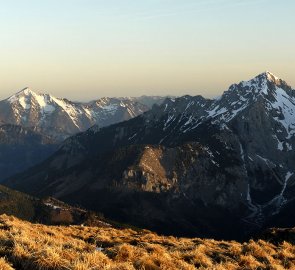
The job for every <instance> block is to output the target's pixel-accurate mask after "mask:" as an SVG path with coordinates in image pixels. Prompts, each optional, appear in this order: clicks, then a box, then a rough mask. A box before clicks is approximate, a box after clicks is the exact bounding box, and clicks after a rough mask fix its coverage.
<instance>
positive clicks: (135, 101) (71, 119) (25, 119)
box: [0, 88, 164, 140]
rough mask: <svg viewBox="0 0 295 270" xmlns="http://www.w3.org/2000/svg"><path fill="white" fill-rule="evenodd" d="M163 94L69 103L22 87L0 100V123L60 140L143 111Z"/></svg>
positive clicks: (161, 98)
mask: <svg viewBox="0 0 295 270" xmlns="http://www.w3.org/2000/svg"><path fill="white" fill-rule="evenodd" d="M163 99H164V98H163V97H139V98H108V97H106V98H100V99H98V100H94V101H91V102H87V103H84V102H72V101H69V100H67V99H62V98H56V97H54V96H52V95H49V94H40V93H37V92H34V91H33V90H31V89H30V88H24V89H23V90H21V91H19V92H18V93H16V94H15V95H13V96H11V97H9V98H8V99H5V100H2V101H0V122H3V123H6V124H14V125H20V126H24V127H38V128H39V129H42V131H43V132H44V133H45V134H47V135H50V136H52V137H55V138H57V139H59V140H62V139H64V138H66V137H69V136H71V135H74V134H76V133H78V132H81V131H85V130H87V129H88V128H90V127H91V126H93V125H98V126H99V127H103V126H108V125H111V124H115V123H118V122H122V121H125V120H129V119H131V118H133V117H135V116H138V115H139V114H141V113H143V112H145V111H147V110H148V109H150V108H151V107H152V105H153V104H155V103H158V104H159V103H160V102H162V101H163ZM139 101H142V102H143V103H140V102H139Z"/></svg>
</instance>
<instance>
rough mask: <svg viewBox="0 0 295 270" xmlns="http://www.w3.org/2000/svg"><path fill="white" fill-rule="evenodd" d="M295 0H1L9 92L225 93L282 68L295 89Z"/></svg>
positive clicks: (0, 50)
mask: <svg viewBox="0 0 295 270" xmlns="http://www.w3.org/2000/svg"><path fill="white" fill-rule="evenodd" d="M294 14H295V1H292V0H280V1H278V0H276V1H275V0H194V1H193V0H42V1H41V0H26V1H24V0H9V1H6V0H5V1H4V0H0V56H1V58H0V59H1V61H0V72H1V77H0V78H1V79H0V82H1V84H0V90H1V93H0V98H5V97H7V96H9V95H10V94H12V93H14V92H16V91H17V90H18V89H20V88H23V87H25V86H30V87H31V88H32V89H35V90H39V91H43V92H49V93H52V94H54V95H56V96H61V97H63V96H64V97H68V98H70V99H76V100H78V99H80V100H90V99H93V98H96V97H101V96H127V95H132V96H137V95H142V94H155V95H165V94H172V95H182V94H192V95H197V94H202V95H205V96H214V95H219V94H220V93H221V92H222V91H223V90H225V89H227V88H228V86H229V84H231V83H233V82H237V81H240V80H245V79H249V78H251V77H253V76H255V75H256V74H258V73H261V72H263V71H265V70H269V71H272V72H273V73H275V74H276V75H277V76H279V77H282V78H283V79H285V80H286V81H287V82H289V83H290V84H291V85H292V86H294V87H295V72H294V71H295V51H294V50H295V31H294V29H295V16H294Z"/></svg>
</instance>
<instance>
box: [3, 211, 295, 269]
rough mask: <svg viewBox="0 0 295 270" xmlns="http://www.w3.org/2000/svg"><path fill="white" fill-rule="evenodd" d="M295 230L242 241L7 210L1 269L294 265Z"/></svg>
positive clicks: (207, 267) (270, 266)
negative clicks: (51, 219) (58, 222)
mask: <svg viewBox="0 0 295 270" xmlns="http://www.w3.org/2000/svg"><path fill="white" fill-rule="evenodd" d="M294 234H295V230H294V229H290V230H284V231H283V230H281V231H280V230H274V231H273V232H270V233H269V235H268V236H265V237H267V238H268V240H257V241H253V240H250V241H249V242H245V243H238V242H234V241H231V242H226V241H215V240H208V239H204V240H202V239H198V238H194V239H186V238H175V237H164V236H159V235H156V234H154V233H152V232H150V231H146V230H143V231H134V230H131V229H114V228H103V227H85V226H46V225H40V224H32V223H29V222H27V221H21V220H19V219H17V218H15V217H12V216H7V215H2V216H0V257H1V259H0V269H3V270H5V269H37V270H46V269H48V270H49V269H50V270H51V269H52V270H53V269H54V270H58V269H63V270H66V269H75V270H86V269H87V270H90V269H97V270H103V269H117V270H124V269H126V270H131V269H141V270H157V269H183V270H190V269H229V270H230V269H294V267H295V246H294V245H293V241H292V240H293V236H294ZM280 235H284V236H285V237H286V239H288V241H289V242H287V241H283V240H281V239H280Z"/></svg>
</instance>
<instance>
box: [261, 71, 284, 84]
mask: <svg viewBox="0 0 295 270" xmlns="http://www.w3.org/2000/svg"><path fill="white" fill-rule="evenodd" d="M256 78H263V79H264V80H267V81H269V82H273V83H279V84H280V83H281V82H282V80H281V79H280V78H279V77H277V76H275V75H274V74H273V73H271V72H270V71H265V72H263V73H261V74H259V75H258V76H257V77H256Z"/></svg>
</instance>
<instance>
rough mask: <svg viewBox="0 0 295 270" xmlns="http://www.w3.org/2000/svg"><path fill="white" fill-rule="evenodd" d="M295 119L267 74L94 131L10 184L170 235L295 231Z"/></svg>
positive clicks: (293, 98) (293, 96)
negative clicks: (215, 94) (271, 228)
mask: <svg viewBox="0 0 295 270" xmlns="http://www.w3.org/2000/svg"><path fill="white" fill-rule="evenodd" d="M294 114H295V91H294V90H293V89H292V88H291V87H290V86H289V85H288V84H287V83H286V82H284V81H283V80H281V79H279V78H277V77H276V76H275V75H273V74H272V73H270V72H264V73H262V74H260V75H258V76H257V77H255V78H253V79H251V80H249V81H243V82H240V83H238V84H233V85H232V86H230V87H229V89H228V90H227V91H225V92H224V93H223V95H222V96H221V97H219V98H217V99H206V98H203V97H201V96H195V97H192V96H183V97H180V98H167V99H166V100H165V101H164V102H163V103H162V104H160V105H154V106H153V108H152V109H151V110H149V111H147V112H145V113H143V114H142V115H139V116H138V117H135V118H133V119H130V120H128V121H125V122H122V123H118V124H114V125H112V126H109V127H103V128H100V127H97V126H96V127H94V128H90V129H89V130H87V131H86V132H83V133H80V134H78V135H76V136H73V137H70V138H69V139H67V140H66V141H65V142H64V143H63V144H62V146H61V147H60V149H59V150H58V151H57V152H56V153H55V154H54V155H52V156H51V157H50V158H49V159H47V160H46V161H45V162H43V163H42V164H40V165H38V166H36V167H34V168H32V169H30V170H28V171H27V172H25V173H24V174H22V175H21V176H16V177H12V178H9V179H8V180H6V182H5V183H6V185H8V186H10V187H13V188H16V189H19V190H22V191H25V192H28V193H31V194H34V195H39V196H43V195H50V196H54V197H57V198H60V199H62V200H65V201H66V202H71V203H78V204H80V205H83V206H84V207H87V208H90V209H93V210H96V211H100V212H103V213H104V214H105V215H106V216H107V217H110V218H113V219H116V220H119V221H121V222H128V223H132V224H134V225H137V226H142V227H147V228H150V229H153V230H156V231H158V232H161V233H165V234H169V233H173V234H176V235H184V236H187V235H189V236H206V237H215V238H228V239H234V238H235V239H238V238H245V237H249V236H252V235H254V234H256V233H257V232H258V231H260V230H262V229H264V228H266V227H269V226H271V225H284V224H288V226H294V225H295V219H294V218H292V216H291V215H288V213H290V212H292V211H294V207H295V205H294V203H293V201H294V200H293V199H294V196H295V185H294V181H295V175H294V173H295V154H294V151H293V149H295V136H294V135H295V117H294ZM241 232H242V233H241Z"/></svg>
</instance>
